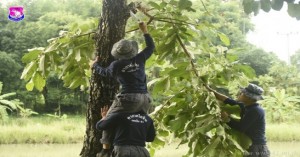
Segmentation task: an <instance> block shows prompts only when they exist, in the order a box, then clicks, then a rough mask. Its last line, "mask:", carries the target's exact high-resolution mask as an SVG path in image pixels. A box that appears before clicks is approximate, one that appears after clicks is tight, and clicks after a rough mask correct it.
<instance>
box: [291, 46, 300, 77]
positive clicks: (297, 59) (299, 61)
mask: <svg viewBox="0 0 300 157" xmlns="http://www.w3.org/2000/svg"><path fill="white" fill-rule="evenodd" d="M291 64H292V65H294V66H296V67H297V69H298V71H299V72H300V50H298V51H296V53H295V54H293V55H292V56H291Z"/></svg>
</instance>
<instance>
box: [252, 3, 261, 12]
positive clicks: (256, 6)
mask: <svg viewBox="0 0 300 157" xmlns="http://www.w3.org/2000/svg"><path fill="white" fill-rule="evenodd" d="M252 10H253V12H254V15H257V14H258V13H259V10H260V2H259V1H254V2H253V5H252Z"/></svg>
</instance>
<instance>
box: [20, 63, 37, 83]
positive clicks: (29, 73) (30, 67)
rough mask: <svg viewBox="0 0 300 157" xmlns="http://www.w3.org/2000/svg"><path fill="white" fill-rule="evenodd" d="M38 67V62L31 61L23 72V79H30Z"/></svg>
mask: <svg viewBox="0 0 300 157" xmlns="http://www.w3.org/2000/svg"><path fill="white" fill-rule="evenodd" d="M37 67H38V66H37V63H36V62H31V63H30V64H27V65H26V67H25V69H24V70H23V72H22V75H21V79H24V80H25V81H28V80H29V79H30V78H31V76H32V75H33V73H34V72H35V71H36V70H37Z"/></svg>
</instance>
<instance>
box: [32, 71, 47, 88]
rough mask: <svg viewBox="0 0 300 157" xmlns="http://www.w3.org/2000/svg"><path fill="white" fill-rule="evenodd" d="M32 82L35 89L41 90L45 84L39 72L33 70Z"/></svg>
mask: <svg viewBox="0 0 300 157" xmlns="http://www.w3.org/2000/svg"><path fill="white" fill-rule="evenodd" d="M33 83H34V86H35V88H36V89H37V90H39V91H42V90H43V88H44V87H45V85H46V80H45V79H44V78H43V77H42V76H41V74H40V73H39V72H35V74H34V76H33Z"/></svg>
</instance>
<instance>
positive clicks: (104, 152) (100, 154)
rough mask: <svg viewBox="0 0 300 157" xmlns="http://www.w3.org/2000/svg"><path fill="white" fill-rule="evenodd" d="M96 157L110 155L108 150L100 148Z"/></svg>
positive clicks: (107, 156)
mask: <svg viewBox="0 0 300 157" xmlns="http://www.w3.org/2000/svg"><path fill="white" fill-rule="evenodd" d="M97 157H110V150H109V149H102V150H101V152H100V153H98V154H97Z"/></svg>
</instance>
